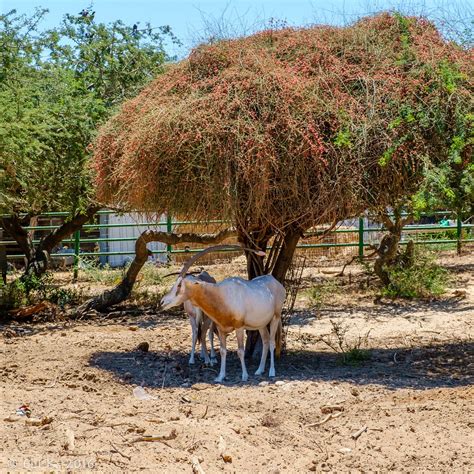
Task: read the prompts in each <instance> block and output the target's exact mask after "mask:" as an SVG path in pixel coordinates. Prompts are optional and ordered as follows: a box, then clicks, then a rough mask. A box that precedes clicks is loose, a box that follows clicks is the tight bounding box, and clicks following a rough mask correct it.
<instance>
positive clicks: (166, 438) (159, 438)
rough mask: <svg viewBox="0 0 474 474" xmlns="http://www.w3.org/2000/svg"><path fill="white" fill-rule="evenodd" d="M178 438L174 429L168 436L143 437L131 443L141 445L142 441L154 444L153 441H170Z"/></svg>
mask: <svg viewBox="0 0 474 474" xmlns="http://www.w3.org/2000/svg"><path fill="white" fill-rule="evenodd" d="M177 436H178V434H177V433H176V430H175V429H173V430H172V431H171V433H170V434H168V435H143V436H139V437H138V438H135V439H133V440H131V443H139V442H141V441H145V442H153V441H170V440H172V439H175V438H176V437H177Z"/></svg>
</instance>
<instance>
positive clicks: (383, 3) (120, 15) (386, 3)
mask: <svg viewBox="0 0 474 474" xmlns="http://www.w3.org/2000/svg"><path fill="white" fill-rule="evenodd" d="M456 2H458V3H459V4H460V5H462V7H461V8H463V7H465V6H466V5H468V7H470V8H472V7H473V5H474V0H462V1H460V0H449V1H448V0H253V1H252V0H205V1H200V0H174V1H173V0H128V1H127V0H95V1H93V2H92V10H94V11H95V12H96V15H95V18H96V20H97V21H100V22H105V23H108V22H111V21H114V20H117V19H120V20H122V21H124V22H125V23H127V24H130V25H132V24H134V23H138V22H139V23H140V24H142V25H143V24H144V23H145V22H147V21H148V22H150V23H151V24H152V26H161V25H169V26H171V28H172V30H173V32H174V34H175V35H176V36H177V37H178V38H179V39H180V40H181V42H182V43H183V46H182V47H175V46H171V45H170V48H171V51H169V53H170V54H173V55H177V56H178V57H183V56H185V55H186V54H187V52H188V51H189V49H190V48H191V47H192V46H193V45H195V44H197V43H198V42H199V41H200V40H202V39H203V38H204V37H205V36H206V26H207V27H209V26H210V27H211V29H212V28H215V27H216V25H221V26H222V25H224V29H226V30H228V31H227V32H228V33H230V34H232V33H233V31H230V30H232V29H234V30H235V31H234V32H237V33H244V34H245V33H250V32H251V31H254V30H255V29H259V28H260V29H261V27H262V25H263V26H264V25H265V24H267V25H268V24H269V22H270V21H271V19H272V18H274V19H277V20H279V21H280V22H282V21H283V22H285V23H286V24H288V25H290V26H304V25H308V24H313V23H330V24H339V25H341V24H345V23H350V22H352V21H354V20H355V19H356V18H357V17H358V16H361V15H364V14H369V13H374V12H376V11H380V10H386V9H398V8H402V9H404V10H407V9H409V10H413V9H415V10H416V11H418V12H425V13H427V14H428V15H429V14H430V12H431V11H434V10H435V9H436V10H439V9H440V8H453V5H454V4H456ZM90 4H91V1H90V0H84V1H81V0H80V1H78V0H74V1H72V0H63V1H60V0H0V12H1V13H6V12H8V11H10V10H12V9H16V10H17V11H18V13H28V14H31V13H33V12H34V9H35V7H39V6H41V7H43V8H47V9H48V10H49V12H50V13H49V14H48V15H47V17H46V19H45V21H44V22H43V27H44V28H45V29H46V28H49V27H53V26H56V25H58V24H59V22H60V20H61V18H62V17H63V15H64V14H65V13H74V14H77V13H79V12H80V11H81V10H82V9H83V8H87V7H88V6H89V5H90ZM280 24H281V23H280Z"/></svg>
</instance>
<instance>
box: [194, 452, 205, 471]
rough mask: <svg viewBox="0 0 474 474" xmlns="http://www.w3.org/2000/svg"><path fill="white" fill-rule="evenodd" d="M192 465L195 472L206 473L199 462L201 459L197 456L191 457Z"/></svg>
mask: <svg viewBox="0 0 474 474" xmlns="http://www.w3.org/2000/svg"><path fill="white" fill-rule="evenodd" d="M191 467H192V469H193V473H194V474H206V473H205V472H204V470H203V468H202V467H201V464H199V459H198V458H197V457H196V456H193V457H192V458H191Z"/></svg>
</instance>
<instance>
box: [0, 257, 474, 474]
mask: <svg viewBox="0 0 474 474" xmlns="http://www.w3.org/2000/svg"><path fill="white" fill-rule="evenodd" d="M445 263H446V264H447V265H448V266H450V267H451V269H452V270H453V274H454V279H453V285H452V286H453V288H451V289H450V292H449V293H448V294H447V296H446V297H445V298H443V299H441V300H438V301H432V302H403V301H396V302H391V301H387V300H383V299H382V300H381V301H374V294H373V293H368V292H367V291H365V290H361V289H359V287H363V286H364V281H363V280H361V279H360V278H359V280H358V279H357V275H356V273H357V272H356V271H355V270H354V271H353V272H352V273H351V283H349V281H348V276H347V277H344V278H345V279H343V283H342V284H341V285H342V287H340V288H339V290H337V291H335V293H334V295H330V296H331V297H330V298H329V301H326V302H325V303H324V304H322V305H320V307H316V308H311V307H310V304H309V301H308V300H307V298H305V296H304V295H305V292H304V291H303V292H302V296H301V297H300V298H299V300H298V304H297V311H296V312H295V315H294V316H293V318H292V324H291V327H290V330H289V334H288V351H287V353H286V355H285V356H284V357H283V358H282V359H281V360H280V361H279V362H278V363H277V377H276V379H275V380H269V379H268V377H267V376H263V377H255V376H252V375H251V377H250V381H249V382H248V383H245V384H244V383H241V382H240V381H239V378H240V364H239V362H238V358H237V355H236V354H235V352H234V351H233V349H235V340H234V337H232V336H231V337H229V342H230V347H231V350H232V351H231V354H229V356H228V379H227V381H226V383H225V384H223V385H215V384H214V383H213V382H212V380H213V378H214V376H215V375H216V374H215V372H214V371H213V370H210V369H208V368H206V367H204V366H201V365H199V364H197V365H196V366H195V367H189V366H188V363H187V360H188V350H189V344H190V327H189V325H188V323H187V320H186V318H185V317H184V315H183V314H182V312H181V311H175V312H168V313H166V314H156V310H155V309H154V308H153V307H144V308H141V307H140V308H137V307H136V306H133V305H129V306H124V307H122V308H119V309H118V310H114V312H112V313H110V314H108V315H104V316H102V317H97V318H94V319H91V320H87V321H72V322H71V321H69V322H51V323H37V324H33V325H32V324H30V325H27V324H23V325H21V324H17V323H11V324H9V325H4V326H0V331H2V332H3V337H1V338H0V350H1V360H0V389H1V397H0V415H1V420H0V437H1V440H2V441H1V446H0V471H1V472H17V471H55V470H56V471H67V470H69V471H74V472H84V471H94V472H135V471H142V472H154V473H156V472H188V473H189V472H192V470H193V468H192V461H193V459H194V461H196V460H198V462H199V464H200V466H201V468H202V469H203V470H204V472H206V473H213V472H239V473H240V472H262V473H267V472H268V473H278V472H308V471H316V472H324V471H337V472H347V471H350V472H359V471H389V470H395V471H399V472H400V471H401V472H417V471H430V470H433V471H438V472H468V471H472V470H473V469H474V464H473V462H472V459H473V453H472V448H473V439H474V437H473V425H474V423H473V421H472V402H473V398H474V391H473V388H472V385H471V384H472V382H473V375H474V350H473V349H474V345H473V340H472V329H473V321H474V276H473V273H474V272H473V270H474V257H473V256H469V257H463V258H462V259H461V258H450V259H448V260H446V261H445ZM354 275H355V276H354ZM322 277H323V276H322V274H319V273H318V271H317V269H313V272H312V276H311V277H309V276H308V277H307V280H308V281H307V282H306V281H305V283H306V284H307V285H311V284H312V283H311V282H314V281H317V279H318V278H322ZM305 278H306V276H305ZM344 282H345V283H344ZM454 289H457V290H463V291H464V292H465V296H464V293H461V294H460V293H457V294H460V295H461V296H460V297H456V296H454V295H453V294H452V291H453V290H454ZM331 320H332V321H333V322H336V323H337V322H339V323H343V324H344V326H346V327H347V331H348V332H347V334H346V336H345V337H346V340H347V341H348V343H349V344H354V343H355V342H354V341H357V338H358V336H364V335H365V334H366V333H367V331H369V330H370V333H369V335H368V338H367V342H368V348H369V349H370V350H371V358H370V360H367V361H364V362H362V363H360V364H359V365H344V364H342V363H341V359H340V357H339V356H338V355H337V354H335V353H334V351H332V350H331V349H330V348H329V347H327V345H326V344H325V343H323V342H322V341H321V336H323V337H326V338H327V337H329V336H327V334H329V333H330V332H331V327H332V324H331ZM325 335H326V336H325ZM144 341H146V342H148V343H149V344H150V350H149V352H142V351H139V350H136V347H137V345H138V344H139V343H141V342H144ZM256 366H257V363H256V362H250V363H249V368H250V369H251V372H250V373H252V372H253V371H255V368H256ZM137 386H142V387H143V388H144V390H145V392H146V393H147V394H149V395H151V396H153V397H155V398H153V399H148V400H140V399H138V398H137V397H136V396H135V395H134V394H133V389H134V388H136V387H137ZM22 404H27V405H28V406H29V407H30V409H31V411H32V413H31V418H38V419H41V420H43V422H44V423H46V424H44V425H42V426H31V425H29V424H28V422H27V421H26V420H25V417H19V418H18V417H15V410H16V409H17V408H18V407H19V406H20V405H22ZM331 414H332V417H330V418H329V419H328V416H329V415H331ZM5 419H9V420H16V421H5ZM323 421H324V422H323ZM322 422H323V423H322ZM365 427H366V429H365V431H363V432H362V434H360V436H359V437H358V438H357V439H353V437H352V435H354V433H356V432H357V431H358V430H360V429H362V428H365ZM145 435H152V436H155V438H156V439H157V440H156V441H142V440H143V439H144V438H143V437H144V436H145ZM223 445H225V449H223V448H224V446H223ZM221 451H223V452H224V455H221ZM196 472H198V471H196Z"/></svg>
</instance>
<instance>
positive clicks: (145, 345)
mask: <svg viewBox="0 0 474 474" xmlns="http://www.w3.org/2000/svg"><path fill="white" fill-rule="evenodd" d="M149 349H150V344H148V342H140V344H138V346H137V351H142V352H148V350H149Z"/></svg>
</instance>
